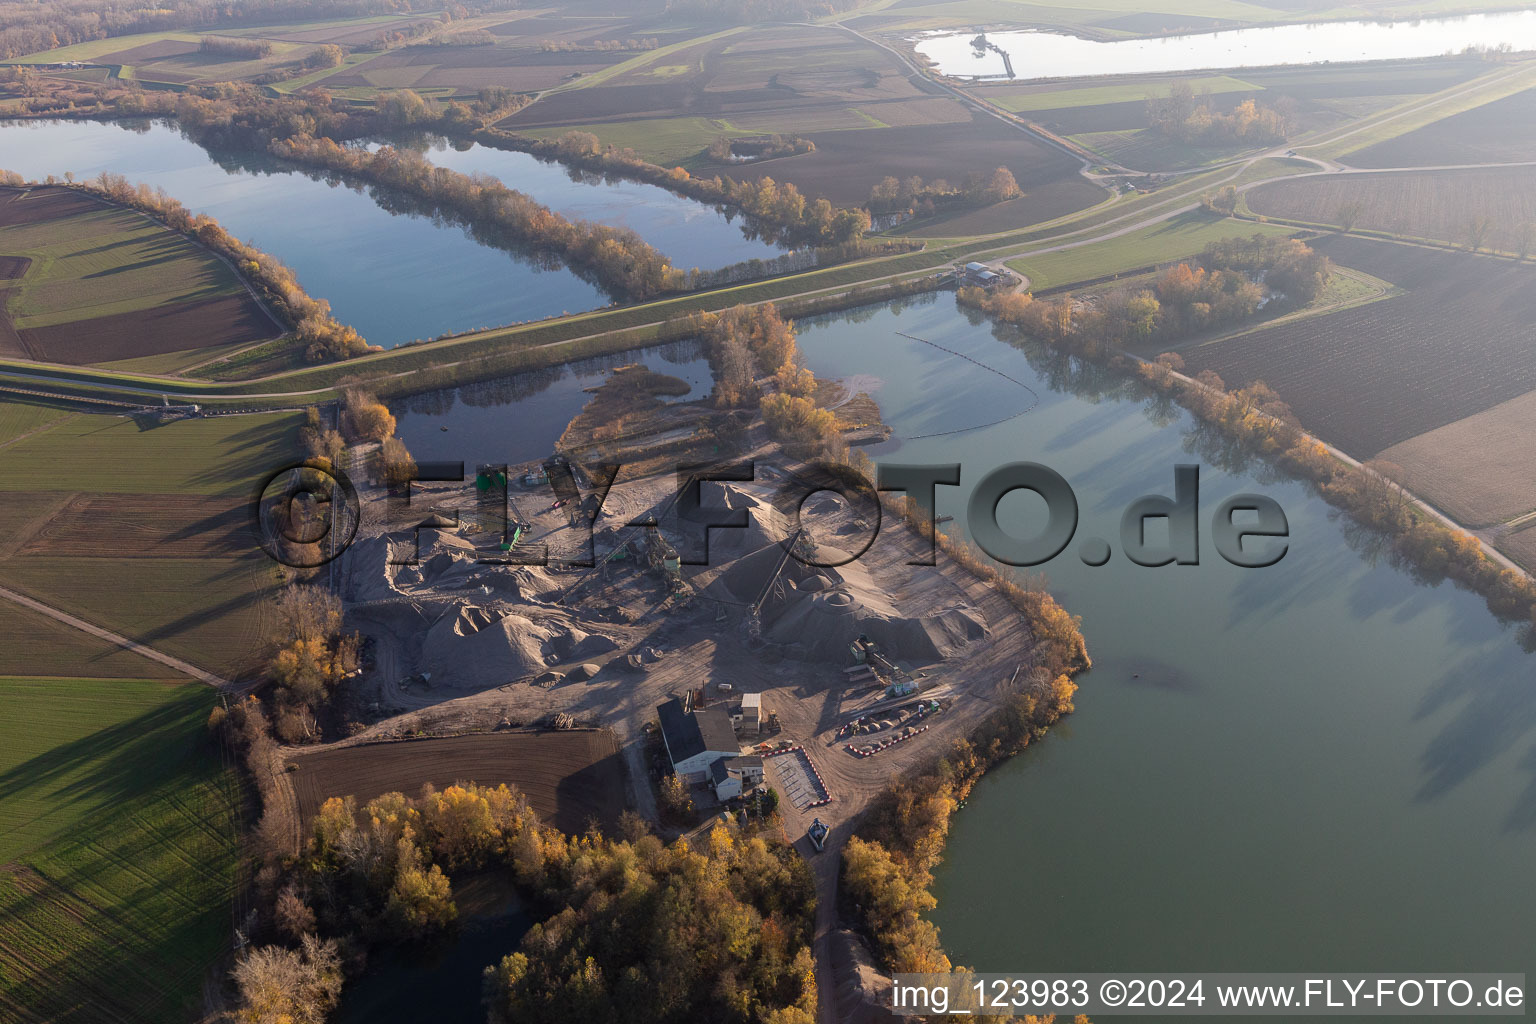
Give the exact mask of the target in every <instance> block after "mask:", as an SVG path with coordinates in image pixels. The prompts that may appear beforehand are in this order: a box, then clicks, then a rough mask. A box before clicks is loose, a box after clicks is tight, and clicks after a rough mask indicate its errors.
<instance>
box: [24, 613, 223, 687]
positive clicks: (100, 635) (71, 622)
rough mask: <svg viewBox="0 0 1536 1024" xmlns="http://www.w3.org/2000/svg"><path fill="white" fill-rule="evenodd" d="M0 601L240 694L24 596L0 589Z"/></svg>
mask: <svg viewBox="0 0 1536 1024" xmlns="http://www.w3.org/2000/svg"><path fill="white" fill-rule="evenodd" d="M0 600H5V601H11V602H14V603H15V604H19V605H21V606H22V607H24V608H30V609H32V610H33V611H35V612H40V613H41V614H43V615H46V616H48V617H49V618H50V619H54V620H57V621H58V622H62V623H64V625H66V626H70V627H72V628H74V629H78V630H80V631H81V632H82V633H89V634H90V635H91V636H94V637H96V638H97V639H99V640H105V641H107V643H109V644H113V645H115V646H117V647H121V648H122V649H123V650H125V651H132V652H133V653H134V654H142V655H143V656H144V657H146V658H148V659H150V660H151V661H158V662H159V663H160V664H162V665H167V666H169V667H171V668H173V669H175V670H176V671H177V672H180V673H182V674H183V675H187V676H191V677H192V678H193V679H196V680H199V681H200V682H204V683H207V684H208V685H209V686H212V687H214V688H215V689H219V690H224V691H226V692H229V693H240V692H242V688H241V687H239V686H237V685H236V684H234V683H232V682H230V681H229V680H228V679H225V678H224V677H222V676H216V675H214V674H213V673H212V672H209V671H206V670H205V669H200V668H198V667H197V666H195V665H191V664H189V663H187V662H185V661H182V660H181V659H180V658H176V657H172V656H171V655H169V654H165V653H164V652H161V651H157V650H155V649H154V648H153V647H146V646H145V645H144V644H141V643H139V642H138V641H137V640H130V639H128V638H127V637H125V636H123V635H122V634H121V633H114V632H112V631H111V630H109V629H102V628H101V627H100V626H95V625H92V624H91V623H89V622H86V621H85V620H84V619H81V618H76V617H75V616H73V615H70V614H69V613H68V612H62V611H59V609H57V608H53V607H50V606H49V605H46V604H43V603H42V602H41V601H36V600H33V599H32V598H30V597H27V596H26V595H25V594H18V593H17V592H16V591H14V590H10V589H7V588H5V587H0Z"/></svg>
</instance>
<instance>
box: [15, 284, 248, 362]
mask: <svg viewBox="0 0 1536 1024" xmlns="http://www.w3.org/2000/svg"><path fill="white" fill-rule="evenodd" d="M277 333H278V328H277V326H276V325H275V324H273V322H272V320H271V318H270V317H268V316H267V315H266V313H264V312H263V311H262V309H261V307H260V306H258V305H257V304H256V301H255V300H254V299H252V298H251V297H250V295H248V294H247V293H245V292H241V293H240V294H239V295H225V296H222V297H220V298H215V299H203V300H201V301H198V302H187V303H181V304H179V305H175V306H159V307H157V308H155V309H141V310H135V311H134V312H132V313H115V314H113V315H111V316H99V317H94V318H93V319H90V320H76V321H73V322H71V323H67V324H56V325H54V326H50V327H29V328H26V329H24V330H22V331H21V332H20V334H21V339H22V342H23V343H24V345H25V346H26V350H27V354H28V356H29V357H30V358H32V359H40V360H45V361H47V362H54V363H69V364H71V365H74V366H83V365H87V364H90V363H105V362H111V361H113V360H116V359H133V358H135V357H137V356H152V355H160V354H162V353H165V352H183V351H186V350H188V349H199V348H215V347H217V346H220V345H231V344H234V343H237V342H241V341H257V340H259V339H261V338H270V337H273V336H275V335H276V334H277Z"/></svg>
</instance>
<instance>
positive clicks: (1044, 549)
mask: <svg viewBox="0 0 1536 1024" xmlns="http://www.w3.org/2000/svg"><path fill="white" fill-rule="evenodd" d="M621 469H622V467H621V466H619V465H614V464H599V465H585V466H578V465H576V464H573V463H571V462H569V461H568V460H566V459H564V458H561V457H558V456H557V457H553V458H550V459H547V460H545V461H544V463H543V464H542V466H541V467H540V468H539V469H538V470H537V471H536V472H535V473H532V474H530V473H524V474H522V475H521V477H518V476H517V475H516V474H513V473H510V472H509V470H508V467H506V466H490V465H483V466H480V467H478V468H477V470H476V471H475V473H474V474H473V475H472V476H471V475H467V474H466V472H465V464H464V463H462V462H424V463H422V464H420V465H419V466H418V467H417V469H416V471H415V473H414V474H412V475H411V477H410V479H407V480H405V481H397V482H396V483H394V484H393V485H391V486H390V487H389V488H387V489H385V490H384V491H383V492H382V493H381V494H380V496H379V497H378V498H377V501H378V503H379V504H380V505H381V506H382V509H383V512H384V518H385V519H386V520H387V521H389V522H390V523H391V524H393V525H394V528H396V529H403V530H412V531H414V532H415V533H416V534H417V536H418V538H419V534H420V531H421V530H422V529H441V528H443V527H457V526H459V525H460V522H461V517H463V516H466V515H467V516H470V517H472V518H473V521H474V523H475V529H474V532H475V533H476V534H478V535H481V536H485V537H487V538H488V539H490V540H494V541H495V542H496V543H494V544H493V545H491V546H490V548H489V550H487V551H485V552H484V553H483V554H482V556H481V557H480V559H479V560H480V561H482V562H486V563H492V564H506V565H548V564H550V563H551V561H552V556H551V555H550V552H549V548H548V545H547V543H545V542H544V541H541V540H537V539H535V537H536V535H537V534H538V533H539V531H538V530H536V529H535V524H534V523H533V522H532V521H531V518H536V517H530V518H524V516H523V514H522V512H521V511H520V509H521V506H520V505H519V503H518V497H521V498H522V499H523V501H524V503H525V504H526V502H527V500H528V497H529V495H530V494H531V493H537V494H542V495H543V497H544V498H545V499H552V500H551V501H550V504H549V505H548V506H547V507H544V506H542V504H541V509H540V513H541V514H542V515H543V516H545V517H553V518H554V520H555V521H556V525H557V526H558V528H559V529H560V530H561V531H562V532H563V531H573V533H566V534H565V535H564V539H565V541H566V543H565V545H564V547H565V549H566V553H565V554H564V555H563V556H562V557H560V558H559V559H558V562H559V563H560V564H563V565H570V566H581V565H593V564H595V561H594V559H595V558H596V557H597V555H598V553H597V552H594V550H593V532H594V527H595V525H596V523H597V521H598V519H599V517H600V516H603V515H605V514H606V512H605V507H606V506H607V504H608V501H609V497H610V494H611V492H612V490H613V486H614V481H615V480H617V479H618V478H619V476H620V471H621ZM874 469H875V474H874V477H875V478H874V480H873V481H871V480H870V479H869V478H868V477H867V476H866V475H865V474H863V473H861V472H859V471H858V470H856V469H853V468H852V467H850V466H847V465H845V464H842V463H828V462H811V463H799V464H795V465H793V466H787V467H786V466H781V465H774V466H773V467H771V472H769V473H766V474H764V473H760V472H759V463H757V462H754V461H751V460H744V461H739V462H727V463H708V464H688V465H679V466H678V467H677V468H676V472H675V479H676V485H675V488H673V489H672V490H671V491H670V493H669V495H668V496H667V497H666V498H664V500H661V501H659V502H657V503H655V504H654V505H652V506H650V507H649V508H648V510H647V511H646V512H645V513H644V514H642V515H640V516H638V517H637V518H634V519H629V520H625V521H624V524H623V525H626V526H628V527H633V528H637V529H638V528H654V529H656V530H659V531H661V532H662V533H664V534H666V535H667V539H668V541H669V542H670V543H671V545H672V546H673V547H674V548H675V550H676V552H677V559H678V562H679V564H681V565H693V566H707V565H710V564H712V563H711V560H710V556H709V549H710V538H711V536H712V535H715V534H716V532H717V531H728V530H745V529H748V527H749V517H748V514H747V512H746V511H745V510H743V509H739V508H737V509H732V508H730V507H727V506H726V505H724V504H718V503H716V502H715V501H714V500H712V499H713V498H714V495H713V494H712V493H711V491H710V490H709V489H708V488H709V487H710V485H733V486H737V487H742V486H746V487H754V486H765V487H767V488H768V493H767V495H766V498H767V500H768V501H770V502H771V503H772V505H773V506H774V507H775V508H777V509H778V511H779V512H780V513H782V514H783V515H784V516H785V517H786V519H787V521H788V523H789V528H790V538H791V540H789V541H785V542H784V543H785V547H786V550H787V551H788V553H789V557H792V558H795V559H798V560H800V561H802V562H804V563H805V564H808V565H816V566H823V567H825V566H835V565H839V564H847V562H850V561H853V560H855V559H857V558H859V557H862V556H863V555H864V554H865V553H866V552H868V551H869V550H870V549H871V548H872V547H873V546H874V545H875V544H876V543H877V542H878V540H879V536H880V532H881V529H882V526H883V521H884V519H885V518H886V515H887V514H888V512H887V510H886V508H885V506H884V505H883V504H882V501H881V494H882V493H900V494H904V495H905V496H906V498H907V499H908V507H909V508H910V509H911V510H912V515H911V520H912V521H913V522H914V523H915V524H916V525H917V527H918V528H919V530H920V531H921V532H922V533H923V536H924V538H925V539H926V542H927V543H926V549H925V552H924V553H922V554H919V555H917V556H916V557H914V558H912V559H911V560H910V564H912V565H932V564H934V561H935V555H936V548H937V539H936V538H935V536H934V534H933V529H934V523H935V522H936V521H937V520H938V518H939V517H937V516H936V507H937V498H938V488H940V487H959V486H961V485H962V483H963V481H964V480H965V478H966V474H965V472H964V467H963V466H962V464H960V463H943V464H910V463H901V464H896V463H878V464H876V465H875V467H874ZM514 481H520V482H521V483H520V484H518V483H514ZM770 481H771V483H770ZM413 483H433V484H444V483H450V484H451V483H459V484H468V485H469V488H468V489H467V490H465V491H464V493H463V495H462V496H463V497H465V498H468V502H467V504H466V503H461V506H460V507H458V508H453V509H450V510H449V511H448V512H446V513H445V512H444V511H443V510H442V508H441V501H442V497H443V495H442V494H441V492H440V491H438V492H434V494H433V495H432V498H433V503H432V508H431V514H430V516H429V515H427V514H426V511H427V510H426V509H423V508H422V503H421V502H413V500H412V496H413V493H414V491H413V488H412V484H413ZM518 486H522V488H523V490H522V491H521V492H519V491H517V490H516V489H515V488H516V487H518ZM1170 491H1171V493H1166V494H1157V493H1154V494H1146V495H1143V496H1141V497H1139V498H1136V499H1135V500H1134V501H1131V502H1130V503H1129V504H1128V505H1126V507H1125V509H1124V511H1123V513H1122V514H1121V516H1120V522H1119V530H1118V538H1117V539H1118V542H1119V549H1120V552H1121V553H1122V555H1123V557H1124V558H1126V559H1127V560H1128V561H1130V562H1132V563H1134V564H1136V565H1140V566H1146V567H1152V568H1156V567H1161V566H1168V565H1180V566H1191V565H1199V564H1200V555H1201V526H1202V523H1203V522H1206V521H1207V520H1205V518H1204V515H1203V512H1202V509H1201V502H1200V467H1199V466H1195V465H1177V466H1175V467H1174V468H1173V479H1172V487H1171V488H1170ZM1017 492H1029V493H1031V494H1033V495H1035V496H1036V497H1037V498H1038V499H1040V501H1041V502H1043V503H1044V508H1045V513H1044V515H1043V516H1041V515H1038V514H1031V515H1029V516H1027V517H1024V518H1026V519H1027V520H1028V521H1027V522H1025V523H1014V522H1012V521H1011V518H1012V517H1004V516H1001V515H1000V514H999V513H1000V508H1001V506H1002V504H1003V501H1004V499H1006V498H1008V497H1009V496H1010V495H1013V494H1015V493H1017ZM828 493H830V494H834V495H837V496H838V497H839V498H841V499H842V503H844V504H845V505H846V508H847V509H848V510H850V511H851V512H852V521H853V522H854V523H856V524H857V531H856V532H857V535H856V536H849V537H845V538H843V539H842V540H841V541H840V543H839V545H838V555H837V558H838V560H836V561H824V560H818V559H820V558H822V557H824V556H823V555H822V554H819V553H818V552H817V551H816V550H815V549H814V547H813V546H812V547H808V546H806V545H801V544H795V543H793V539H794V538H796V537H798V536H800V534H801V533H802V532H803V530H804V529H805V527H806V526H807V522H808V519H807V514H806V507H807V503H808V502H809V501H810V499H811V498H813V497H815V496H817V495H822V494H828ZM418 496H419V495H418ZM362 507H363V498H362V496H361V495H360V494H359V491H358V489H357V487H355V486H354V485H353V483H352V481H351V480H350V479H348V477H347V475H346V474H345V473H343V472H341V471H340V470H338V469H336V468H334V467H331V466H330V465H329V464H328V463H325V462H324V461H323V460H310V461H308V462H305V463H299V464H296V465H293V466H288V467H284V468H283V469H282V470H280V471H278V472H276V473H273V474H272V475H270V476H269V477H268V478H267V479H266V480H265V481H264V482H263V485H262V487H261V488H260V489H259V490H258V492H257V495H256V497H255V499H254V501H253V504H252V511H253V519H254V523H255V528H256V535H257V538H258V541H259V543H260V544H261V546H262V548H263V549H264V550H265V551H267V553H268V554H269V555H271V556H272V557H273V558H275V559H277V560H279V561H281V562H283V563H284V564H287V565H291V566H297V567H316V566H319V565H324V564H325V563H327V562H329V561H331V560H333V559H335V558H336V557H338V556H339V555H340V554H341V553H342V552H344V551H345V550H346V548H347V546H348V545H349V544H350V543H351V542H352V540H353V538H354V537H355V536H356V533H357V530H358V525H359V523H360V522H361V521H362V520H363V514H362ZM1037 507H1038V503H1037ZM811 518H812V519H814V516H812V517H811ZM945 518H947V517H945ZM1005 518H1008V519H1010V521H1009V522H1008V523H1007V524H1005V522H1004V519H1005ZM1079 520H1080V516H1079V509H1078V501H1077V495H1076V493H1075V492H1074V491H1073V489H1072V486H1071V484H1069V483H1068V482H1067V480H1066V479H1065V478H1064V477H1062V476H1061V474H1059V473H1057V472H1056V471H1054V470H1052V469H1051V468H1049V467H1048V466H1044V465H1042V464H1040V463H1037V462H1010V463H1007V464H1005V465H1002V466H998V467H996V468H993V469H990V470H988V471H987V472H985V473H983V474H982V475H981V476H980V478H979V479H977V481H976V482H975V484H974V485H973V486H972V487H971V491H970V495H969V497H968V499H967V501H966V505H965V512H964V526H965V530H966V533H967V534H968V535H969V536H970V538H971V539H972V540H973V541H974V542H975V543H976V545H977V546H978V547H979V548H981V550H982V551H983V552H985V553H986V554H987V555H988V556H989V557H991V558H992V559H994V560H996V561H997V562H1000V563H1002V564H1004V565H1011V566H1018V567H1035V566H1041V565H1045V564H1046V563H1048V562H1050V561H1052V560H1053V559H1055V558H1058V557H1060V556H1061V555H1062V554H1063V553H1064V552H1066V551H1067V550H1068V548H1069V547H1071V546H1072V544H1073V541H1074V540H1077V541H1078V543H1077V547H1076V554H1077V556H1078V557H1079V558H1080V559H1081V560H1082V562H1083V563H1084V564H1086V565H1090V566H1102V565H1106V564H1108V563H1109V562H1110V561H1111V560H1112V559H1113V557H1114V549H1115V545H1114V543H1112V541H1111V540H1110V539H1106V538H1103V537H1097V536H1090V537H1086V538H1082V539H1081V540H1078V533H1079V525H1080V522H1079ZM1208 522H1209V528H1210V529H1209V534H1208V537H1209V541H1210V543H1211V545H1212V546H1213V547H1214V548H1215V550H1216V553H1217V554H1218V555H1219V556H1220V557H1221V558H1222V559H1224V560H1225V561H1227V562H1229V563H1231V564H1232V565H1235V566H1239V567H1242V568H1249V569H1257V568H1264V567H1267V566H1271V565H1274V564H1276V563H1277V562H1279V561H1280V560H1281V559H1282V558H1284V557H1285V555H1286V552H1287V551H1288V550H1289V549H1290V542H1289V537H1290V524H1289V522H1288V521H1287V519H1286V516H1285V512H1284V510H1283V509H1281V507H1280V506H1279V504H1278V503H1276V502H1275V501H1274V500H1273V499H1271V498H1269V497H1266V496H1264V495H1261V494H1238V495H1234V496H1232V497H1229V498H1227V499H1225V500H1223V501H1221V502H1220V503H1218V504H1217V505H1216V507H1215V508H1214V509H1212V510H1211V511H1210V515H1209V520H1208ZM544 532H545V533H547V532H548V529H547V528H546V530H545V531H544ZM412 561H413V559H412V558H411V557H410V556H409V555H406V556H405V557H404V558H402V559H399V560H397V564H411V563H412Z"/></svg>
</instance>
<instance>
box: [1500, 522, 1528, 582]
mask: <svg viewBox="0 0 1536 1024" xmlns="http://www.w3.org/2000/svg"><path fill="white" fill-rule="evenodd" d="M1497 546H1498V548H1499V550H1500V551H1502V552H1504V553H1505V554H1506V555H1508V556H1509V557H1510V558H1513V559H1514V560H1515V561H1517V562H1519V563H1520V564H1521V565H1523V566H1525V567H1526V568H1527V569H1530V570H1532V571H1536V524H1533V525H1530V526H1527V527H1525V528H1524V529H1521V530H1516V531H1515V532H1514V533H1511V534H1508V535H1506V536H1504V537H1500V538H1499V540H1498V541H1497Z"/></svg>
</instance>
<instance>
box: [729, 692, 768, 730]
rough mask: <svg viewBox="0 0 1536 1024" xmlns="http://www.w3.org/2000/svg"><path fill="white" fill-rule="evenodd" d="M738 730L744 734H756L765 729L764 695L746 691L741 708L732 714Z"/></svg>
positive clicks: (742, 697)
mask: <svg viewBox="0 0 1536 1024" xmlns="http://www.w3.org/2000/svg"><path fill="white" fill-rule="evenodd" d="M731 721H732V723H733V724H734V725H735V726H736V731H737V732H739V733H741V734H742V735H743V736H756V735H758V734H759V733H761V732H762V731H763V695H762V694H760V693H744V694H742V695H741V709H740V710H739V711H737V712H736V713H735V714H734V715H732V716H731Z"/></svg>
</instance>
